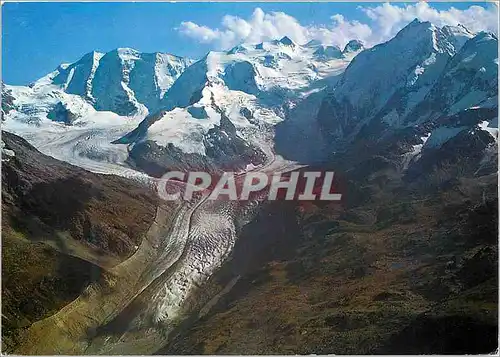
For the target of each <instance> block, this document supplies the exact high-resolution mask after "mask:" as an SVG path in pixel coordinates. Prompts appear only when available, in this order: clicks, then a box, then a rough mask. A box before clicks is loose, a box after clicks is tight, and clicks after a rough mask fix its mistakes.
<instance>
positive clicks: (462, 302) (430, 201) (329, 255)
mask: <svg viewBox="0 0 500 357" xmlns="http://www.w3.org/2000/svg"><path fill="white" fill-rule="evenodd" d="M304 208H305V209H303V210H302V211H297V220H298V222H299V223H300V226H301V228H300V229H301V232H302V235H303V238H302V240H301V241H300V242H298V243H294V242H293V241H290V242H289V244H287V243H284V242H283V237H281V238H278V239H276V238H277V236H279V233H277V232H279V230H277V229H276V228H274V230H273V231H271V232H272V233H271V232H270V234H269V235H267V236H266V233H265V229H261V230H260V231H257V230H254V231H256V234H255V235H254V237H253V238H254V239H255V240H256V241H259V240H260V241H261V240H263V239H267V240H271V241H272V240H274V241H275V242H277V243H276V244H281V247H279V246H278V247H274V250H275V251H279V250H280V248H284V247H288V245H290V244H295V248H296V249H295V254H294V255H293V256H290V255H288V256H286V257H284V258H282V257H279V256H277V255H275V256H274V258H273V259H271V261H269V262H268V263H267V264H264V266H262V267H261V268H256V269H254V270H252V271H250V272H247V273H246V274H244V276H243V277H242V278H240V279H239V280H238V282H237V283H236V285H235V286H234V287H233V288H232V289H231V291H230V292H229V293H227V294H226V295H225V296H224V297H223V298H221V299H220V300H219V302H218V303H217V304H216V306H215V307H214V308H213V309H212V310H211V311H210V312H209V313H208V314H206V315H205V316H204V317H203V318H201V319H200V320H198V321H196V322H194V323H193V324H192V325H191V326H189V327H186V329H185V330H183V331H182V332H180V333H178V334H177V336H175V337H174V338H173V340H172V341H171V343H170V344H169V345H168V346H166V347H165V349H162V350H160V351H159V352H160V353H175V354H192V353H201V354H261V353H265V354H311V353H316V354H330V353H335V354H364V353H400V354H401V353H402V354H404V353H412V354H418V353H486V352H491V351H493V350H495V348H496V347H497V326H498V321H497V312H498V309H497V291H498V286H497V264H498V262H497V252H498V246H497V225H498V220H497V214H498V212H497V195H496V176H494V175H492V176H489V177H483V178H475V179H463V180H459V181H458V182H457V183H456V184H454V185H452V186H450V187H448V188H447V189H443V190H441V191H440V192H439V193H435V192H433V193H432V194H427V195H426V194H422V195H420V196H419V197H415V196H414V195H404V194H401V193H399V194H397V195H392V194H384V193H379V194H378V195H377V199H374V200H370V201H369V202H367V203H363V204H361V205H358V206H356V207H351V208H349V209H346V210H343V211H342V210H341V211H339V209H338V207H336V206H331V205H330V206H324V205H323V206H316V205H309V206H307V207H304ZM268 224H276V222H268Z"/></svg>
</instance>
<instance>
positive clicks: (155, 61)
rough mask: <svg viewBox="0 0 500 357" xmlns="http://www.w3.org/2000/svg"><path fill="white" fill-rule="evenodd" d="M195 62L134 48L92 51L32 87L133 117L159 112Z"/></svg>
mask: <svg viewBox="0 0 500 357" xmlns="http://www.w3.org/2000/svg"><path fill="white" fill-rule="evenodd" d="M191 63H192V61H191V60H189V59H186V58H182V57H178V56H174V55H171V54H167V53H161V52H155V53H141V52H139V51H137V50H135V49H132V48H117V49H115V50H112V51H110V52H107V53H101V52H97V51H92V52H89V53H87V54H85V55H84V56H83V57H82V58H80V59H79V60H78V61H76V62H73V63H70V64H63V65H60V66H59V67H58V68H57V69H56V70H55V71H54V72H52V73H50V74H48V75H47V76H45V77H43V78H41V79H40V80H38V81H36V82H35V83H34V84H33V86H32V87H33V88H35V89H37V90H42V91H43V90H45V89H44V87H47V86H48V87H49V88H50V90H62V91H64V92H65V93H69V94H75V95H78V96H81V97H82V98H84V99H85V100H87V101H88V102H89V103H90V104H92V105H93V106H94V107H95V108H96V109H97V110H109V111H113V112H115V113H117V114H120V115H132V114H137V113H139V112H144V111H146V110H149V111H155V110H157V109H158V107H159V105H160V102H161V99H162V97H163V95H164V94H165V92H166V91H167V90H168V89H169V88H170V86H171V85H172V84H173V82H174V81H175V80H176V79H177V78H178V77H179V76H180V75H181V73H182V72H183V71H184V70H185V69H186V68H187V67H188V66H189V65H190V64H191ZM146 108H147V109H146Z"/></svg>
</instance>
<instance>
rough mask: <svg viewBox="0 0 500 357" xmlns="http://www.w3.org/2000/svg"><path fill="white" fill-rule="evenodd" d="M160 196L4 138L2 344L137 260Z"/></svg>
mask: <svg viewBox="0 0 500 357" xmlns="http://www.w3.org/2000/svg"><path fill="white" fill-rule="evenodd" d="M157 202H158V200H157V198H156V195H155V194H154V193H153V192H152V191H151V190H149V189H147V188H144V187H142V186H140V185H138V184H137V183H134V182H133V181H129V180H126V179H124V178H121V177H117V176H112V175H106V176H102V175H96V174H92V173H90V172H87V171H85V170H83V169H81V168H78V167H75V166H72V165H69V164H67V163H64V162H60V161H57V160H55V159H53V158H51V157H48V156H45V155H43V154H41V153H40V152H38V151H37V150H36V149H35V148H33V147H32V146H31V145H30V144H28V143H27V142H26V141H25V140H24V139H22V138H20V137H18V136H15V135H12V134H10V133H8V132H5V131H2V291H3V295H2V302H3V304H4V305H3V310H2V314H3V315H2V330H3V335H2V342H3V344H4V346H5V348H6V350H11V351H12V349H13V348H14V347H16V345H17V343H18V342H19V336H20V334H21V333H22V331H23V330H24V329H26V328H28V327H29V326H30V325H31V324H33V323H35V322H36V321H38V320H40V319H43V318H45V317H47V316H49V315H51V314H53V313H55V312H56V311H57V310H59V309H60V308H62V307H63V306H64V305H66V304H67V303H69V302H70V301H72V300H73V299H75V298H76V297H77V296H78V295H79V294H80V293H81V292H82V291H83V290H84V289H85V288H86V287H87V286H88V285H89V284H90V283H91V282H93V281H98V280H100V279H102V278H103V274H104V275H105V274H106V270H108V269H110V268H111V267H113V266H115V265H117V264H118V263H120V262H121V261H122V260H124V259H126V258H128V257H129V256H130V255H131V254H133V253H134V252H135V251H136V250H137V247H138V246H139V245H140V244H141V242H142V239H143V237H144V235H145V233H146V231H147V230H148V229H149V226H150V225H151V224H152V222H153V219H154V216H155V212H156V206H157Z"/></svg>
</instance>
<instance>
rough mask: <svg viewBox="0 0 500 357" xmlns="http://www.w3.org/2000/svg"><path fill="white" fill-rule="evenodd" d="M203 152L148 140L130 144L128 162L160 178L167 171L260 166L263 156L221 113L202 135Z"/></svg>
mask: <svg viewBox="0 0 500 357" xmlns="http://www.w3.org/2000/svg"><path fill="white" fill-rule="evenodd" d="M203 145H204V146H205V148H206V155H200V154H197V153H192V154H190V153H183V152H182V151H181V150H180V149H179V148H177V147H175V146H174V145H172V144H168V145H167V146H160V145H157V144H156V143H155V142H153V141H151V140H147V141H143V142H139V143H137V144H135V145H134V146H133V147H132V150H131V151H130V158H129V161H130V163H131V164H132V165H134V166H135V167H137V168H139V169H140V170H142V171H144V172H146V173H147V174H148V175H151V176H155V177H160V176H161V175H163V174H165V172H167V171H175V170H180V171H188V170H192V171H206V172H221V171H240V170H243V169H245V167H246V166H247V165H248V164H249V163H250V164H254V165H256V166H257V165H260V164H262V163H264V162H265V159H266V156H265V154H264V152H263V151H262V150H261V149H259V148H258V147H256V146H254V145H252V144H249V143H248V142H246V141H245V140H243V139H242V138H241V137H240V136H239V135H238V134H237V132H236V128H235V126H234V125H233V123H231V121H230V120H229V119H228V118H227V117H226V116H225V115H224V114H222V117H221V122H220V125H215V126H214V127H213V128H211V129H209V130H208V132H207V133H206V134H205V136H204V137H203Z"/></svg>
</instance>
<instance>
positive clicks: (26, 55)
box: [2, 2, 493, 84]
mask: <svg viewBox="0 0 500 357" xmlns="http://www.w3.org/2000/svg"><path fill="white" fill-rule="evenodd" d="M358 5H361V6H363V7H364V8H365V9H370V8H371V9H372V11H371V13H370V11H369V10H362V9H359V8H358ZM387 5H388V6H385V7H384V6H383V4H381V3H358V4H356V3H56V2H54V3H6V4H4V5H3V6H2V11H3V13H2V22H3V24H2V39H3V43H2V79H3V81H4V82H5V83H8V84H28V83H29V82H31V81H34V80H36V79H38V78H40V77H42V76H43V75H45V74H47V73H49V72H51V71H52V70H54V69H55V68H56V67H57V65H59V64H60V63H64V62H73V61H75V60H77V59H78V58H80V57H81V56H82V55H83V54H85V53H87V52H90V51H92V50H98V51H103V52H106V51H109V50H112V49H114V48H117V47H132V48H135V49H137V50H139V51H142V52H155V51H161V52H170V53H173V54H177V55H181V56H189V57H192V58H199V57H201V56H202V55H203V54H204V53H206V52H207V51H208V50H210V49H219V48H222V47H227V46H229V45H232V44H234V43H236V42H238V41H242V40H259V39H266V38H267V37H269V36H271V35H275V34H279V35H280V36H281V35H284V34H285V33H284V32H287V31H290V32H292V33H293V36H295V38H298V39H302V40H305V39H309V38H310V37H314V36H323V38H326V40H327V41H328V40H329V39H330V38H331V39H332V40H331V41H332V42H333V43H335V44H337V42H336V41H338V44H339V45H341V44H342V42H345V41H346V39H347V37H348V36H351V37H353V36H358V37H363V36H365V37H366V41H368V42H370V41H377V40H385V39H386V37H387V36H389V35H393V33H394V32H395V31H396V30H399V28H400V27H401V26H402V25H401V24H402V23H403V22H406V20H407V18H411V17H415V14H417V15H418V16H419V17H420V16H421V17H429V18H430V19H432V20H434V19H435V20H436V21H438V22H439V21H445V20H443V19H446V21H449V19H448V18H449V16H445V15H443V14H445V12H446V14H448V15H449V14H450V13H448V11H450V8H451V7H452V6H453V7H454V8H456V9H457V11H459V12H458V13H457V12H453V13H452V14H453V16H456V17H457V19H458V21H462V20H463V21H468V20H467V19H469V18H471V17H474V16H476V17H477V18H473V19H472V20H474V22H471V26H476V25H474V23H475V22H479V23H481V22H483V23H484V22H488V21H489V25H488V26H489V27H492V26H493V25H491V21H492V20H491V11H488V9H487V11H485V12H483V11H482V10H481V11H477V10H478V9H477V6H476V9H475V11H473V12H471V11H470V6H471V5H472V4H468V3H455V4H450V3H434V4H432V7H431V8H429V7H426V6H427V5H422V6H421V7H420V8H417V7H416V5H415V4H412V5H405V4H401V3H395V4H393V5H389V4H387ZM476 5H477V4H476ZM404 6H410V8H407V9H406V10H404V11H403V10H401V11H399V10H398V11H399V12H400V13H399V15H398V16H399V17H400V18H398V20H397V21H396V20H394V21H392V18H390V16H392V17H394V16H395V15H392V14H395V13H394V9H396V10H397V8H396V7H400V8H401V7H404ZM483 6H485V7H486V8H487V7H488V6H490V7H491V6H492V5H483ZM256 7H259V8H260V9H261V10H262V13H263V14H265V18H264V20H263V21H264V22H259V21H257V19H256V18H257V15H256V12H255V8H256ZM468 9H469V10H468ZM431 10H432V11H433V12H432V11H431ZM479 10H480V9H479ZM489 10H491V9H489ZM467 11H469V12H467ZM273 12H284V13H286V14H287V15H288V17H286V16H281V17H280V16H275V15H272V13H273ZM370 14H371V15H370ZM471 14H473V15H472V16H471ZM474 14H477V15H474ZM225 15H232V16H234V18H233V20H234V19H237V20H241V21H244V23H243V24H244V25H245V26H246V28H247V30H246V31H247V32H244V31H243V32H242V30H241V26H240V25H241V22H239V23H238V25H237V26H236V25H234V24H233V25H231V24H229V25H227V21H226V24H224V23H222V19H223V17H224V16H225ZM333 15H337V17H335V18H334V19H333V20H332V18H331V17H332V16H333ZM339 15H341V16H339ZM442 15H443V16H442ZM387 16H389V18H390V19H389V22H391V21H392V23H390V24H387V21H388V20H387ZM483 17H485V18H486V20H484V21H483ZM183 22H184V23H183ZM188 22H189V23H188ZM295 22H296V23H295ZM235 26H236V27H235ZM485 26H486V25H485ZM323 28H325V29H328V31H323V30H322V29H323ZM288 29H289V30H288ZM479 29H481V28H479ZM488 29H489V28H488ZM475 30H477V29H475ZM490 30H491V29H490ZM386 32H387V33H386ZM270 34H271V35H270ZM266 36H267V37H266Z"/></svg>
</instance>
